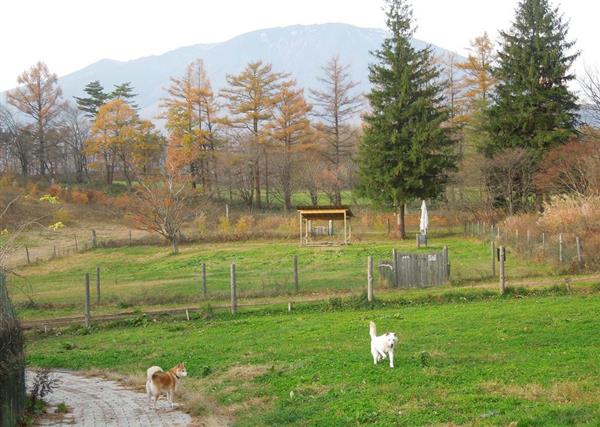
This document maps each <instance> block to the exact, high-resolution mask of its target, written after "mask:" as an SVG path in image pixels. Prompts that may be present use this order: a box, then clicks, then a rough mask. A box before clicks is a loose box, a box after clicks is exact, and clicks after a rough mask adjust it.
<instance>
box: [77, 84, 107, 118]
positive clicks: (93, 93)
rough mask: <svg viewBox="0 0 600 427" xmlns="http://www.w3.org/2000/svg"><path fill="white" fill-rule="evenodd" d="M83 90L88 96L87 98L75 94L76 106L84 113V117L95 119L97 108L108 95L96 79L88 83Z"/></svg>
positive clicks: (103, 102) (104, 101)
mask: <svg viewBox="0 0 600 427" xmlns="http://www.w3.org/2000/svg"><path fill="white" fill-rule="evenodd" d="M83 91H84V92H85V93H87V94H88V95H89V96H88V97H87V98H79V97H77V96H75V97H74V98H75V100H76V101H77V107H78V108H79V109H80V110H81V111H83V112H84V113H85V115H86V117H89V118H91V119H95V118H96V116H97V115H98V109H99V108H100V107H101V106H102V105H104V104H105V103H106V101H108V100H109V96H108V94H106V93H105V92H104V87H102V85H101V84H100V82H99V81H98V80H94V81H93V82H90V83H88V84H87V85H86V86H85V88H84V89H83Z"/></svg>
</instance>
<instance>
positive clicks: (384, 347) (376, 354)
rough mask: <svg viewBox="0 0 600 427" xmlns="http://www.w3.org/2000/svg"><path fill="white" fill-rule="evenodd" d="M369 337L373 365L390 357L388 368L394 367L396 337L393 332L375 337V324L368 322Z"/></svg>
mask: <svg viewBox="0 0 600 427" xmlns="http://www.w3.org/2000/svg"><path fill="white" fill-rule="evenodd" d="M369 335H371V355H372V356H373V363H374V364H376V365H377V362H379V361H380V360H383V359H385V358H386V357H387V356H388V355H389V356H390V368H393V367H394V348H395V347H396V344H397V343H398V337H397V336H396V334H395V333H394V332H386V333H385V334H383V335H380V336H377V328H376V327H375V323H373V322H369Z"/></svg>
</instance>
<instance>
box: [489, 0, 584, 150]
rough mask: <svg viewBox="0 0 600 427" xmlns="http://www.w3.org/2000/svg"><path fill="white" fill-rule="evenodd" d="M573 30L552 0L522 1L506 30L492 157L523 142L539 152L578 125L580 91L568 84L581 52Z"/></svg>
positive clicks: (493, 110) (496, 74) (492, 119)
mask: <svg viewBox="0 0 600 427" xmlns="http://www.w3.org/2000/svg"><path fill="white" fill-rule="evenodd" d="M567 32H568V23H566V22H564V20H563V18H562V15H561V14H560V12H559V11H558V9H552V8H551V6H550V4H549V2H548V0H522V1H521V2H520V3H519V6H518V8H517V14H516V18H515V21H514V23H513V25H512V28H511V29H510V30H509V31H508V32H502V33H501V39H502V40H501V47H500V50H499V52H498V62H499V64H498V67H497V68H496V69H495V70H494V77H495V78H496V80H497V81H498V83H497V86H496V89H495V95H494V97H493V101H494V105H493V106H492V108H491V109H490V111H489V116H490V133H491V140H490V142H489V144H488V145H487V146H486V147H484V153H485V154H486V155H487V156H488V157H492V156H493V155H494V154H496V153H499V152H501V151H503V150H505V149H507V148H518V147H520V148H525V149H528V150H532V152H533V154H535V155H537V156H539V155H540V154H542V153H543V152H544V151H545V150H546V149H548V148H549V147H552V146H555V145H557V144H562V143H564V142H566V140H567V139H568V138H569V136H570V135H572V134H573V132H574V131H575V127H576V125H577V114H576V110H577V104H576V97H575V95H574V94H573V93H572V92H570V91H569V88H568V87H567V84H568V82H569V81H571V80H573V79H574V78H575V76H574V75H573V74H570V73H569V69H570V68H571V65H572V64H573V61H574V60H575V59H576V58H577V56H578V55H579V54H578V53H573V54H571V53H569V50H570V49H571V48H572V47H573V46H574V42H571V41H568V40H567Z"/></svg>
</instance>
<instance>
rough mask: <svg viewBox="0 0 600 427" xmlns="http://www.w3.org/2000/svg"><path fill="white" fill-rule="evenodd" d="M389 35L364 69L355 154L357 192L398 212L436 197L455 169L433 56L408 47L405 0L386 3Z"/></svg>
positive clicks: (409, 23)
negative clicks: (365, 106) (367, 84)
mask: <svg viewBox="0 0 600 427" xmlns="http://www.w3.org/2000/svg"><path fill="white" fill-rule="evenodd" d="M386 6H387V7H386V9H387V10H386V14H387V26H388V29H389V32H390V33H391V36H390V37H389V38H387V39H386V40H385V41H384V42H383V45H382V47H381V49H379V50H377V51H375V52H374V56H375V58H376V59H377V63H375V64H372V65H370V66H369V71H370V73H369V80H370V81H371V84H372V86H373V89H372V91H371V93H370V94H369V95H368V99H369V102H370V104H371V110H372V111H371V113H370V114H368V115H367V116H366V117H365V121H366V126H365V131H364V136H363V139H362V141H361V145H360V151H359V187H358V189H359V192H360V193H362V195H364V196H366V197H368V198H370V199H371V200H373V201H374V202H375V203H377V204H379V205H383V206H387V207H394V208H397V209H399V211H400V224H399V230H398V231H399V236H400V238H405V237H406V233H405V229H404V207H405V204H406V203H407V202H409V201H411V200H413V199H415V198H429V197H436V196H438V195H439V194H440V193H441V192H442V191H443V189H444V185H445V184H446V182H447V181H448V173H449V172H450V171H452V170H453V169H454V168H455V163H456V156H455V155H454V154H453V144H454V143H453V141H452V140H451V139H450V138H449V135H448V129H447V128H446V127H445V126H444V125H443V124H444V122H445V121H446V120H447V119H448V111H447V110H446V109H445V108H443V107H442V102H443V87H442V85H441V84H440V81H439V79H438V77H439V70H438V69H437V68H436V67H435V66H434V65H433V61H432V51H431V49H430V48H429V47H428V48H425V49H422V50H416V49H415V48H413V47H412V45H411V37H412V35H413V33H414V28H413V23H412V8H411V7H410V5H409V4H408V3H407V0H386Z"/></svg>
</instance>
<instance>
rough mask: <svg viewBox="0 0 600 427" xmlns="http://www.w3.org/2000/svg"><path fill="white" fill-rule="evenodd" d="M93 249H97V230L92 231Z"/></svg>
mask: <svg viewBox="0 0 600 427" xmlns="http://www.w3.org/2000/svg"><path fill="white" fill-rule="evenodd" d="M92 248H93V249H96V230H92Z"/></svg>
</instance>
